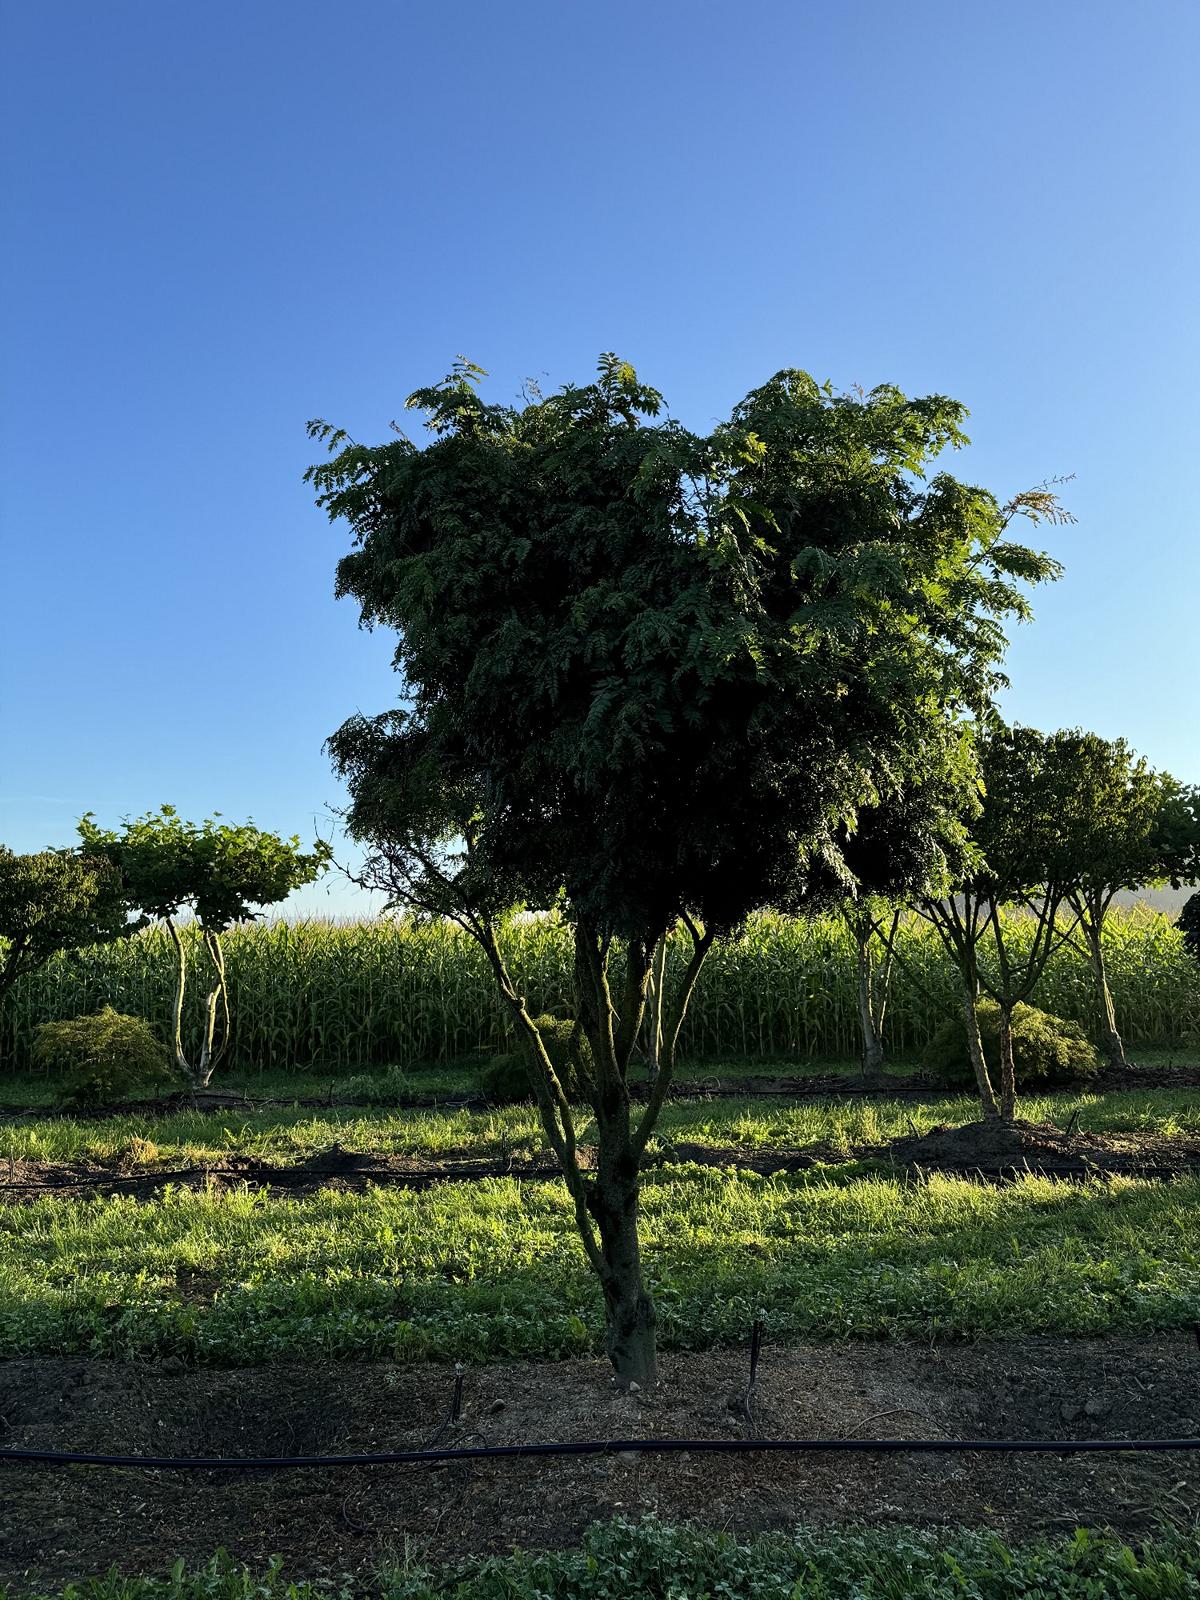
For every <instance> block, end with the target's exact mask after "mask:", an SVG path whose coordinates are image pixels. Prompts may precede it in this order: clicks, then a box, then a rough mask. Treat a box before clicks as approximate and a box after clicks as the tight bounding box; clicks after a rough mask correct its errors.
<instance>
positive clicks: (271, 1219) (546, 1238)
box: [0, 1166, 1200, 1364]
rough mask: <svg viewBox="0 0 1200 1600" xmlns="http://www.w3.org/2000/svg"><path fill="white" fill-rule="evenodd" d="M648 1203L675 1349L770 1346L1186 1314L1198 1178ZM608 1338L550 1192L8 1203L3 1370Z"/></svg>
mask: <svg viewBox="0 0 1200 1600" xmlns="http://www.w3.org/2000/svg"><path fill="white" fill-rule="evenodd" d="M644 1198H645V1213H644V1228H643V1231H644V1238H645V1244H646V1258H647V1267H648V1273H649V1276H650V1279H651V1281H652V1284H653V1287H654V1292H655V1296H656V1300H657V1303H658V1308H659V1314H660V1319H661V1321H660V1325H661V1331H662V1336H663V1342H664V1344H665V1345H667V1346H675V1347H687V1348H704V1347H706V1346H710V1345H714V1344H720V1343H724V1342H727V1341H730V1340H734V1339H737V1338H741V1337H744V1336H745V1333H746V1330H747V1329H748V1327H749V1326H750V1324H751V1322H752V1321H753V1319H754V1317H755V1315H756V1314H757V1313H758V1312H759V1311H760V1310H763V1311H765V1312H766V1314H767V1317H768V1322H769V1327H770V1330H771V1333H772V1336H773V1337H775V1338H780V1339H789V1338H846V1339H861V1338H867V1339H870V1338H890V1337H909V1336H915V1337H921V1338H926V1339H937V1338H967V1337H974V1336H989V1335H992V1336H1010V1335H1012V1336H1015V1335H1020V1334H1031V1333H1059V1334H1076V1335H1083V1334H1088V1335H1095V1334H1103V1333H1106V1332H1117V1331H1149V1330H1154V1329H1172V1328H1183V1327H1187V1326H1190V1325H1191V1323H1193V1322H1194V1321H1195V1320H1196V1319H1197V1317H1200V1229H1198V1228H1197V1226H1196V1218H1197V1206H1198V1205H1200V1179H1186V1180H1179V1181H1176V1182H1172V1183H1146V1182H1139V1181H1131V1180H1114V1181H1112V1182H1110V1183H1104V1184H1102V1183H1093V1184H1087V1185H1080V1186H1076V1185H1066V1184H1055V1183H1053V1182H1050V1181H1048V1180H1044V1179H1037V1178H1026V1179H1023V1180H1021V1181H1020V1182H1018V1183H1014V1184H1012V1185H1009V1186H1005V1187H997V1188H989V1187H986V1186H983V1185H976V1184H972V1183H969V1182H965V1181H962V1180H955V1179H941V1178H934V1179H932V1180H931V1181H930V1182H929V1183H928V1185H926V1186H916V1185H908V1184H905V1183H902V1182H899V1181H897V1180H892V1179H885V1178H882V1177H878V1176H869V1177H858V1178H848V1179H846V1180H845V1181H836V1180H835V1179H831V1178H830V1177H828V1176H824V1175H821V1174H820V1173H817V1174H810V1175H800V1176H796V1177H792V1178H782V1177H777V1178H771V1179H766V1178H756V1177H754V1176H752V1175H750V1174H745V1173H740V1174H730V1173H723V1172H717V1171H713V1170H711V1169H703V1168H699V1167H694V1166H693V1167H688V1166H680V1167H676V1168H671V1169H667V1170H665V1171H663V1172H659V1173H652V1174H650V1175H649V1177H648V1179H647V1182H646V1186H645V1196H644ZM600 1326H601V1317H600V1310H599V1297H598V1293H597V1289H596V1285H595V1281H594V1280H593V1279H592V1278H591V1276H590V1275H589V1274H588V1272H587V1271H586V1270H585V1267H584V1262H583V1256H582V1251H581V1248H580V1245H579V1242H578V1239H577V1237H576V1234H575V1228H574V1222H573V1217H572V1212H571V1207H570V1204H569V1201H568V1199H567V1196H566V1193H565V1191H564V1189H563V1187H562V1185H560V1184H558V1183H540V1184H525V1185H521V1184H520V1183H518V1182H516V1181H514V1180H511V1179H505V1180H487V1181H485V1182H480V1183H473V1184H445V1185H440V1186H437V1187H435V1188H433V1189H430V1190H428V1191H425V1192H423V1193H417V1192H413V1191H404V1190H395V1189H375V1190H369V1191H366V1192H363V1193H330V1192H323V1193H319V1194H315V1195H312V1196H307V1197H304V1198H298V1199H272V1198H269V1197H266V1196H264V1195H263V1194H261V1193H248V1192H247V1193H234V1194H226V1195H220V1194H216V1193H213V1194H206V1193H191V1192H179V1191H175V1192H171V1191H167V1192H164V1194H163V1195H162V1197H161V1198H159V1199H156V1200H155V1201H153V1202H149V1203H142V1202H138V1201H136V1200H133V1199H131V1198H128V1197H115V1198H109V1199H101V1200H64V1199H45V1200H40V1201H37V1202H35V1203H33V1204H30V1205H10V1206H7V1207H4V1208H0V1356H14V1355H21V1354H28V1353H49V1352H53V1353H56V1354H57V1353H62V1352H64V1351H67V1352H80V1353H89V1354H95V1355H129V1354H134V1353H143V1352H144V1353H153V1352H164V1351H177V1352H180V1353H183V1354H186V1355H189V1356H193V1357H195V1358H197V1359H199V1360H202V1361H208V1362H214V1363H218V1364H221V1363H232V1364H241V1363H244V1362H262V1361H272V1360H284V1359H296V1358H306V1359H315V1358H318V1357H323V1356H328V1357H333V1358H337V1359H357V1358H374V1357H392V1356H395V1357H401V1358H434V1359H439V1360H444V1359H460V1358H462V1359H496V1358H502V1357H528V1358H559V1357H567V1356H571V1355H578V1354H580V1353H583V1352H585V1351H588V1350H593V1349H595V1348H596V1343H595V1341H596V1335H597V1332H598V1330H599V1328H600Z"/></svg>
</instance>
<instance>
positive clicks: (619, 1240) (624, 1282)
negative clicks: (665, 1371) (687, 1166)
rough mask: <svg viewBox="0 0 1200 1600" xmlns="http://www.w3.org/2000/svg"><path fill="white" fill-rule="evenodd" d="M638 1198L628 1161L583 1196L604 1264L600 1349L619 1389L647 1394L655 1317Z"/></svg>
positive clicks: (654, 1369) (654, 1360)
mask: <svg viewBox="0 0 1200 1600" xmlns="http://www.w3.org/2000/svg"><path fill="white" fill-rule="evenodd" d="M605 1165H608V1163H603V1162H602V1168H603V1166H605ZM638 1193H639V1185H638V1180H637V1169H636V1163H635V1162H634V1161H633V1159H632V1156H630V1157H628V1158H627V1162H626V1161H623V1162H621V1163H620V1164H619V1166H618V1167H617V1169H616V1170H609V1171H604V1170H601V1171H600V1172H599V1173H598V1174H597V1176H596V1178H595V1180H594V1182H593V1186H592V1189H591V1192H590V1194H589V1196H588V1209H589V1211H590V1212H591V1213H592V1216H593V1217H594V1218H595V1221H596V1228H597V1231H598V1233H599V1235H600V1249H601V1253H602V1255H603V1259H604V1270H603V1272H602V1274H601V1279H600V1282H601V1287H602V1289H603V1291H604V1316H605V1330H604V1347H605V1350H606V1351H607V1354H608V1359H609V1361H610V1362H611V1363H612V1369H613V1373H614V1375H615V1377H616V1380H617V1383H618V1384H619V1386H620V1387H621V1388H622V1389H628V1388H629V1386H630V1384H632V1383H636V1384H638V1385H639V1386H640V1387H641V1388H643V1389H648V1388H651V1387H652V1386H653V1385H654V1384H656V1383H657V1382H658V1351H657V1343H656V1338H655V1325H656V1323H657V1317H656V1315H655V1311H654V1302H653V1301H652V1300H651V1299H650V1296H649V1295H648V1294H647V1293H646V1286H645V1282H644V1280H643V1278H642V1253H641V1242H640V1240H639V1238H638Z"/></svg>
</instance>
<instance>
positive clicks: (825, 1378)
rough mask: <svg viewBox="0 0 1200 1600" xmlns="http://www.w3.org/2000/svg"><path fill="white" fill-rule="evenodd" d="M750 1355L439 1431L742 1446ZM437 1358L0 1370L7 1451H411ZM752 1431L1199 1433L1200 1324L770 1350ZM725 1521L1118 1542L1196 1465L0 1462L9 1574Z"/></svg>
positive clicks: (1160, 1460) (306, 1566)
mask: <svg viewBox="0 0 1200 1600" xmlns="http://www.w3.org/2000/svg"><path fill="white" fill-rule="evenodd" d="M747 1379H748V1363H747V1359H746V1356H745V1353H744V1352H740V1351H722V1352H717V1353H712V1352H709V1353H704V1354H690V1355H689V1354H679V1355H669V1356H667V1357H665V1358H664V1360H663V1378H662V1382H661V1383H660V1385H659V1386H658V1388H657V1389H656V1390H654V1391H653V1392H652V1393H644V1394H634V1395H621V1394H619V1393H617V1392H616V1391H615V1390H614V1388H613V1386H612V1383H611V1381H610V1377H609V1373H608V1369H607V1367H606V1365H605V1364H604V1363H601V1362H598V1361H584V1362H564V1363H554V1364H552V1365H536V1364H523V1365H517V1366H491V1367H485V1368H480V1369H476V1370H472V1371H470V1372H469V1373H468V1375H467V1381H466V1389H465V1396H464V1409H463V1414H462V1418H461V1421H460V1423H459V1424H458V1425H456V1426H454V1425H448V1426H446V1427H445V1429H444V1430H443V1431H442V1432H441V1436H440V1442H443V1443H467V1442H468V1441H470V1442H480V1441H483V1442H486V1443H488V1444H520V1443H528V1442H531V1441H537V1440H566V1439H581V1438H595V1437H601V1438H635V1437H655V1436H657V1437H692V1438H737V1437H749V1436H751V1435H750V1430H751V1426H752V1424H751V1423H750V1422H749V1420H748V1417H747V1411H746V1406H745V1395H746V1385H747ZM452 1388H453V1373H452V1371H451V1370H450V1369H447V1368H441V1367H430V1366H419V1367H415V1366H404V1367H401V1366H382V1365H381V1366H363V1367H347V1366H345V1365H338V1366H333V1365H329V1366H323V1365H313V1366H281V1367H268V1368H261V1367H259V1368H253V1369H246V1370H241V1371H215V1370H206V1369H195V1368H189V1367H187V1366H185V1365H184V1363H183V1362H182V1361H179V1360H177V1359H168V1360H166V1361H163V1362H161V1363H141V1362H139V1363H132V1362H130V1363H121V1362H104V1361H94V1362H87V1361H56V1360H14V1361H8V1362H3V1363H0V1419H2V1422H0V1444H4V1445H8V1446H24V1447H26V1448H41V1449H61V1450H71V1449H75V1450H85V1451H112V1452H129V1453H151V1452H153V1453H156V1454H166V1453H169V1454H179V1455H251V1454H262V1453H271V1454H279V1455H289V1454H297V1453H314V1454H316V1453H331V1452H339V1451H377V1450H386V1449H404V1448H418V1447H420V1446H422V1445H425V1444H428V1443H429V1442H430V1441H431V1439H432V1437H433V1436H434V1435H436V1434H438V1433H439V1430H441V1429H442V1425H443V1424H444V1423H445V1422H446V1418H447V1416H448V1412H449V1404H450V1397H451V1392H452ZM752 1410H753V1416H754V1419H755V1425H756V1426H757V1429H758V1432H759V1434H760V1435H761V1436H763V1437H777V1438H782V1437H841V1438H845V1437H848V1436H858V1437H860V1438H873V1437H893V1438H903V1437H909V1438H932V1437H939V1436H940V1437H947V1438H951V1437H967V1438H979V1439H997V1438H1013V1437H1018V1436H1025V1437H1030V1438H1064V1439H1065V1438H1146V1437H1181V1436H1195V1435H1196V1434H1198V1433H1200V1355H1198V1354H1197V1351H1196V1349H1195V1346H1194V1343H1193V1342H1192V1340H1191V1338H1190V1336H1189V1337H1187V1338H1184V1337H1182V1336H1179V1337H1172V1338H1157V1339H1148V1340H1134V1339H1108V1340H1079V1341H1070V1340H1048V1339H1041V1340H1023V1341H1014V1342H1011V1343H995V1344H980V1345H955V1346H947V1347H944V1348H941V1349H937V1348H931V1347H924V1346H922V1347H917V1346H911V1345H858V1346H829V1345H824V1346H807V1347H801V1348H798V1349H776V1348H772V1347H770V1346H768V1347H767V1348H766V1349H765V1350H764V1352H763V1357H762V1363H761V1366H760V1368H759V1379H758V1385H757V1389H756V1392H755V1395H754V1400H753V1407H752ZM647 1511H656V1512H657V1513H658V1514H659V1515H661V1516H662V1517H664V1518H668V1519H671V1518H673V1519H680V1518H693V1519H696V1520H698V1521H700V1522H701V1523H704V1524H706V1525H708V1526H710V1527H730V1528H734V1529H736V1530H737V1531H739V1532H746V1531H750V1530H753V1529H758V1528H769V1527H779V1528H786V1527H789V1526H792V1525H794V1524H795V1523H796V1522H798V1521H817V1522H822V1521H847V1520H849V1521H865V1522H883V1523H887V1522H910V1523H926V1524H939V1523H940V1524H974V1525H986V1526H994V1527H996V1528H998V1529H1000V1530H1002V1531H1004V1532H1005V1533H1007V1534H1008V1535H1009V1536H1013V1537H1018V1536H1023V1535H1029V1534H1030V1533H1032V1532H1034V1531H1037V1530H1054V1531H1062V1530H1063V1529H1064V1528H1070V1527H1072V1526H1074V1525H1076V1524H1092V1525H1096V1524H1100V1525H1112V1526H1116V1527H1118V1528H1120V1529H1123V1530H1127V1531H1129V1532H1136V1531H1137V1530H1141V1529H1146V1528H1149V1527H1150V1526H1151V1525H1152V1524H1153V1523H1154V1522H1156V1521H1161V1520H1162V1519H1164V1518H1167V1519H1176V1520H1180V1521H1184V1520H1194V1519H1196V1518H1197V1517H1200V1460H1197V1459H1196V1458H1195V1457H1193V1456H1188V1455H1185V1454H1163V1455H1144V1456H1134V1455H1129V1456H1121V1455H1115V1456H1110V1455H1086V1456H1075V1457H1065V1458H1064V1457H1057V1456H1050V1455H1047V1456H1019V1455H992V1456H970V1455H958V1456H951V1455H947V1456H919V1455H912V1456H909V1455H894V1456H872V1455H854V1456H849V1455H847V1456H839V1455H815V1456H806V1457H791V1456H724V1455H723V1456H708V1455H690V1456H657V1457H655V1456H637V1457H632V1458H629V1459H624V1458H621V1457H619V1456H618V1457H608V1458H601V1459H589V1458H581V1459H573V1458H566V1459H563V1458H550V1459H542V1460H538V1459H530V1460H516V1461H502V1462H480V1463H474V1464H471V1465H469V1466H466V1465H463V1466H459V1465H454V1466H449V1467H445V1468H440V1469H432V1468H428V1467H417V1468H409V1467H404V1468H354V1469H350V1470H344V1471H343V1470H334V1471H316V1470H297V1471H288V1472H277V1473H270V1472H263V1473H249V1474H247V1473H233V1472H219V1471H217V1472H207V1471H200V1472H190V1473H174V1474H173V1473H170V1472H167V1471H152V1470H145V1469H140V1468H137V1469H133V1468H131V1469H120V1470H109V1469H104V1468H98V1467H95V1468H93V1467H78V1468H71V1469H64V1468H56V1467H49V1466H35V1467H30V1466H18V1465H16V1464H12V1465H0V1580H6V1579H7V1580H12V1579H15V1578H17V1577H18V1576H21V1575H24V1574H26V1573H29V1572H35V1573H37V1574H38V1575H39V1576H41V1577H42V1578H44V1579H45V1580H46V1581H54V1582H61V1581H63V1580H65V1579H70V1578H78V1577H81V1576H83V1575H85V1574H88V1573H92V1572H96V1571H103V1570H105V1569H106V1568H107V1567H109V1566H110V1565H111V1564H114V1563H115V1564H116V1566H117V1567H118V1568H119V1569H120V1570H121V1571H125V1572H139V1571H142V1572H144V1571H148V1570H162V1569H164V1568H166V1567H168V1566H169V1565H170V1564H171V1563H172V1562H173V1561H174V1560H175V1559H176V1558H177V1557H179V1556H183V1557H184V1558H186V1559H187V1560H188V1561H189V1562H192V1561H198V1560H201V1559H203V1558H204V1557H206V1556H208V1555H209V1554H211V1553H212V1551H213V1550H214V1549H216V1548H217V1547H218V1546H222V1545H223V1546H225V1547H226V1548H227V1549H229V1550H230V1551H231V1552H232V1553H233V1554H234V1555H235V1556H236V1557H238V1558H239V1559H243V1560H246V1561H249V1562H262V1561H263V1560H265V1558H266V1557H268V1556H269V1555H271V1554H273V1553H275V1552H279V1553H281V1554H282V1555H283V1556H284V1557H285V1559H286V1561H287V1564H288V1570H289V1572H290V1573H291V1574H292V1575H293V1576H300V1575H314V1576H315V1575H326V1574H331V1573H344V1572H353V1571H355V1570H357V1569H358V1568H360V1567H365V1566H367V1565H369V1564H370V1563H371V1562H372V1561H373V1560H375V1559H377V1558H378V1557H379V1556H380V1554H381V1553H382V1552H384V1551H386V1550H387V1549H389V1548H391V1549H395V1548H397V1547H402V1546H403V1543H404V1540H405V1539H406V1538H414V1539H416V1540H418V1541H420V1542H421V1543H422V1544H423V1545H424V1546H425V1547H426V1548H428V1549H429V1550H430V1551H431V1552H432V1553H433V1554H434V1555H438V1556H443V1557H455V1556H459V1555H463V1554H466V1553H468V1552H485V1551H501V1550H506V1549H508V1548H509V1547H510V1546H512V1545H514V1544H520V1545H523V1546H531V1547H539V1546H541V1547H548V1546H551V1547H552V1546H555V1545H561V1544H566V1543H569V1542H571V1541H573V1540H574V1539H576V1538H577V1537H578V1535H579V1534H580V1533H581V1532H582V1530H583V1529H584V1528H585V1527H586V1526H587V1524H588V1523H590V1522H593V1521H595V1520H596V1519H598V1518H607V1517H609V1516H611V1515H613V1514H615V1513H616V1512H623V1513H625V1514H627V1515H633V1516H637V1515H640V1514H642V1513H643V1512H647Z"/></svg>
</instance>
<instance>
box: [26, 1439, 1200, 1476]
mask: <svg viewBox="0 0 1200 1600" xmlns="http://www.w3.org/2000/svg"><path fill="white" fill-rule="evenodd" d="M1124 1450H1128V1451H1164V1450H1200V1439H576V1440H569V1441H566V1442H564V1443H558V1444H495V1445H493V1444H488V1445H458V1446H453V1447H445V1448H442V1449H433V1450H385V1451H381V1452H378V1453H376V1454H361V1455H339V1456H119V1455H99V1454H89V1453H88V1452H86V1451H79V1450H23V1449H18V1448H11V1449H0V1464H2V1463H4V1462H6V1461H12V1462H26V1461H28V1462H38V1461H40V1462H45V1463H49V1464H52V1465H56V1466H85V1467H156V1468H165V1469H168V1470H178V1471H190V1470H199V1471H215V1470H220V1471H243V1472H250V1471H263V1470H268V1471H270V1470H276V1469H280V1468H287V1467H384V1466H420V1465H422V1464H425V1463H437V1462H441V1461H486V1460H496V1459H502V1460H503V1459H518V1460H519V1459H521V1458H523V1457H535V1456H607V1455H626V1454H651V1453H653V1454H658V1455H666V1454H674V1453H677V1452H679V1453H682V1452H683V1451H688V1452H694V1453H695V1454H697V1455H700V1454H704V1453H706V1452H707V1453H717V1454H721V1455H747V1454H750V1453H751V1452H753V1453H755V1454H763V1453H768V1452H776V1453H781V1454H785V1455H805V1454H818V1453H829V1452H834V1451H854V1452H858V1453H873V1454H877V1455H884V1454H887V1455H891V1454H895V1455H903V1454H910V1453H911V1454H923V1455H931V1454H937V1455H949V1454H958V1453H962V1454H970V1453H972V1452H975V1451H988V1452H991V1453H1003V1454H1012V1453H1017V1452H1020V1453H1025V1454H1038V1455H1081V1454H1084V1453H1090V1452H1094V1451H1109V1452H1115V1451H1124Z"/></svg>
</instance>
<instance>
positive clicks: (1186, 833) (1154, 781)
mask: <svg viewBox="0 0 1200 1600" xmlns="http://www.w3.org/2000/svg"><path fill="white" fill-rule="evenodd" d="M1070 741H1071V742H1070V746H1069V748H1070V750H1071V752H1072V755H1073V760H1074V762H1075V763H1076V769H1077V770H1076V777H1075V782H1074V785H1073V788H1074V793H1073V796H1072V801H1071V805H1070V807H1069V808H1068V809H1067V810H1066V811H1065V812H1064V814H1063V817H1062V827H1063V828H1064V829H1065V828H1066V827H1067V826H1068V825H1070V827H1071V834H1070V838H1069V839H1064V841H1063V843H1064V848H1065V851H1066V854H1067V857H1068V861H1069V862H1070V863H1073V866H1074V876H1073V879H1072V881H1071V883H1070V886H1069V888H1068V890H1067V895H1066V900H1067V904H1068V905H1069V906H1070V908H1071V910H1072V912H1073V913H1074V915H1075V918H1076V920H1077V923H1078V937H1079V942H1080V943H1081V944H1082V947H1083V949H1084V950H1085V951H1086V954H1087V956H1088V960H1089V961H1090V963H1091V967H1092V971H1093V974H1094V977H1095V985H1096V999H1097V1010H1098V1020H1099V1024H1100V1027H1099V1034H1100V1047H1101V1049H1102V1050H1103V1052H1104V1054H1105V1056H1106V1058H1107V1059H1108V1062H1109V1064H1110V1065H1111V1066H1113V1067H1123V1066H1125V1065H1126V1058H1125V1045H1124V1042H1123V1041H1122V1038H1121V1035H1120V1031H1119V1030H1118V1027H1117V1016H1116V1008H1115V1006H1114V1005H1113V998H1112V991H1111V990H1110V988H1109V984H1108V972H1107V969H1106V963H1105V957H1104V928H1105V922H1106V920H1107V917H1108V913H1109V910H1110V909H1111V907H1112V903H1113V900H1114V898H1115V897H1116V896H1117V894H1119V893H1120V891H1121V890H1123V889H1141V888H1145V887H1147V886H1150V885H1156V884H1163V883H1172V884H1174V885H1175V886H1176V887H1178V886H1179V885H1180V884H1181V883H1189V882H1194V881H1195V879H1196V876H1197V874H1200V842H1198V840H1200V824H1198V822H1197V819H1196V816H1195V815H1194V812H1193V809H1192V806H1191V804H1190V802H1189V795H1188V792H1187V791H1186V790H1185V789H1184V788H1183V786H1182V785H1181V784H1179V783H1177V782H1176V780H1175V779H1174V778H1172V777H1170V776H1169V775H1168V774H1167V773H1164V772H1155V771H1153V770H1152V769H1151V768H1150V767H1149V766H1148V765H1147V763H1146V762H1145V761H1143V760H1142V759H1141V758H1140V757H1139V756H1136V755H1135V754H1134V752H1133V751H1132V750H1131V749H1130V747H1129V746H1128V745H1127V744H1126V742H1125V740H1124V739H1102V738H1100V737H1099V735H1097V734H1091V733H1082V732H1076V733H1074V734H1072V735H1071V736H1070ZM1064 748H1066V747H1064Z"/></svg>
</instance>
